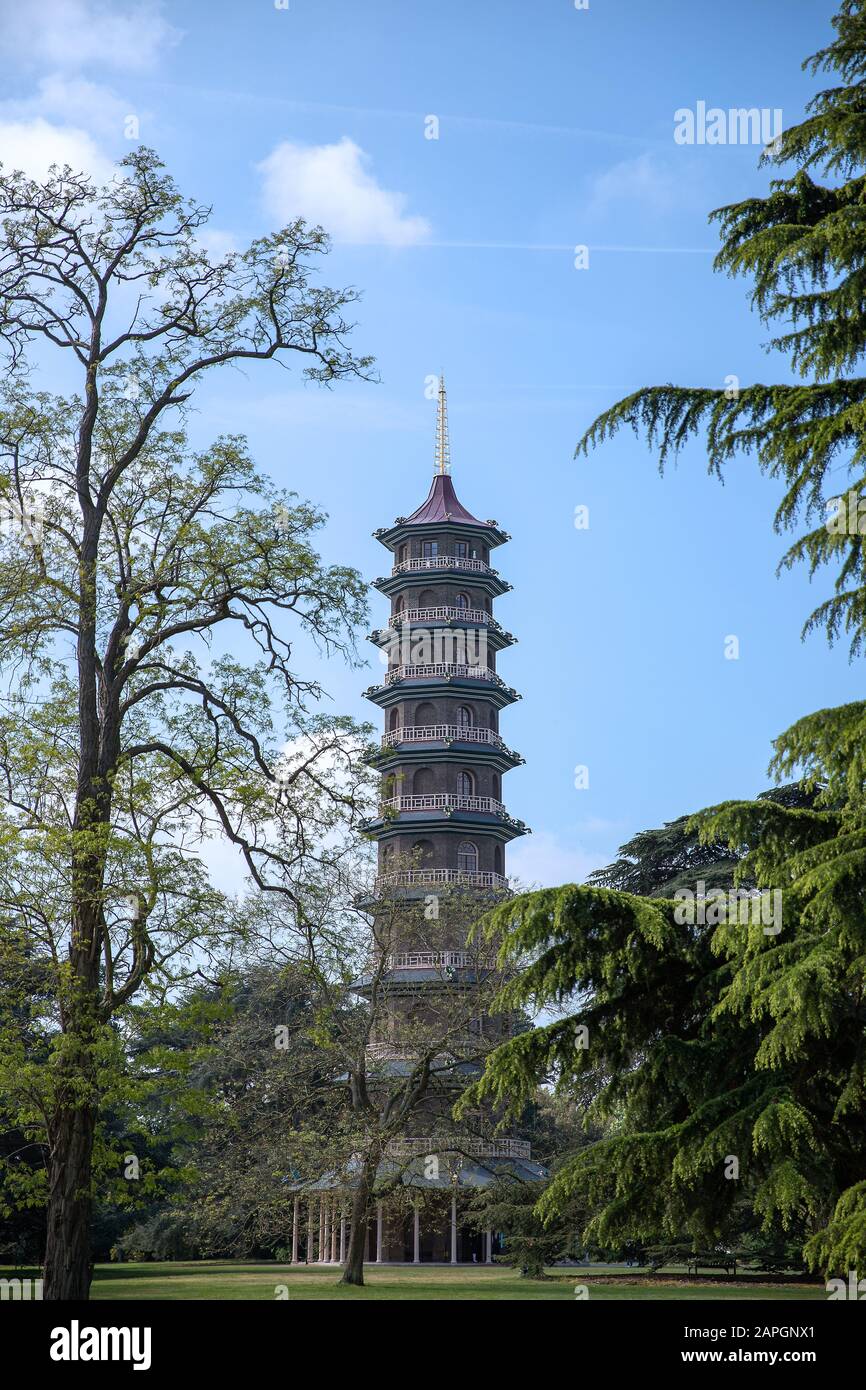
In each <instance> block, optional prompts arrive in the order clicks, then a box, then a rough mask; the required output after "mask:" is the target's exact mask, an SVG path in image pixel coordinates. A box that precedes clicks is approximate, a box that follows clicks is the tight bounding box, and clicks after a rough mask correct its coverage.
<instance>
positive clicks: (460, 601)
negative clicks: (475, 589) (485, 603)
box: [454, 594, 472, 608]
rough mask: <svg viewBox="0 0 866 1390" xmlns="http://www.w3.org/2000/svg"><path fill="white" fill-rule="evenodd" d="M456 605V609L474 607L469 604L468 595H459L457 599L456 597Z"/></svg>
mask: <svg viewBox="0 0 866 1390" xmlns="http://www.w3.org/2000/svg"><path fill="white" fill-rule="evenodd" d="M454 605H455V607H456V608H471V607H472V605H471V603H470V602H469V595H468V594H458V595H457V597H456V599H455V600H454Z"/></svg>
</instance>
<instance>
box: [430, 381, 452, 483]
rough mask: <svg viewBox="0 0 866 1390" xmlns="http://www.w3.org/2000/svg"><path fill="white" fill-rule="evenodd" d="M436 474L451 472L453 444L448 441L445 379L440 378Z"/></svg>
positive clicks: (434, 467)
mask: <svg viewBox="0 0 866 1390" xmlns="http://www.w3.org/2000/svg"><path fill="white" fill-rule="evenodd" d="M433 471H434V473H450V472H451V444H450V442H449V439H448V404H447V402H446V400H445V377H444V376H442V375H441V374H440V377H439V403H438V405H437V407H436V458H435V461H434V465H433Z"/></svg>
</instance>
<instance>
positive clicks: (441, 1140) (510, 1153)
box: [388, 1134, 532, 1158]
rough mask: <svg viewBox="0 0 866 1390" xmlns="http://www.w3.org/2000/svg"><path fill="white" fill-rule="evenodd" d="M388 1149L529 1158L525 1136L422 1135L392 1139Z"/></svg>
mask: <svg viewBox="0 0 866 1390" xmlns="http://www.w3.org/2000/svg"><path fill="white" fill-rule="evenodd" d="M388 1152H389V1153H392V1154H394V1156H395V1157H399V1158H407V1157H411V1155H412V1154H418V1155H422V1154H423V1155H426V1154H441V1153H465V1154H471V1155H472V1156H473V1157H477V1158H530V1157H531V1156H532V1145H531V1144H530V1143H529V1142H528V1141H527V1140H526V1139H492V1140H491V1139H469V1138H465V1137H464V1136H463V1135H461V1134H425V1135H420V1136H419V1137H418V1138H415V1137H414V1136H413V1137H408V1136H407V1137H406V1138H404V1139H392V1140H391V1142H390V1144H389V1145H388Z"/></svg>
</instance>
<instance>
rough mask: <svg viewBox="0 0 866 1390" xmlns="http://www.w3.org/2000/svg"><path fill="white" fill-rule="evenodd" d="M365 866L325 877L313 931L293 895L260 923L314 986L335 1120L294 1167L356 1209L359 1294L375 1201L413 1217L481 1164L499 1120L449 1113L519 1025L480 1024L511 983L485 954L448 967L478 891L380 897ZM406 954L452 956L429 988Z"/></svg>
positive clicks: (269, 908)
mask: <svg viewBox="0 0 866 1390" xmlns="http://www.w3.org/2000/svg"><path fill="white" fill-rule="evenodd" d="M404 865H407V866H415V867H417V857H415V858H413V856H412V855H407V856H403V855H399V856H398V855H394V856H393V857H392V859H391V861H390V868H389V872H393V873H396V874H397V875H399V873H400V872H401V871H402V866H404ZM366 869H367V864H366V860H365V859H364V857H363V854H361V855H359V857H358V862H357V864H356V865H355V866H354V868H352V869H351V870H350V867H349V866H348V864H346V865H344V866H343V872H342V874H334V873H326V874H322V875H321V876H320V880H319V887H318V899H317V902H316V906H315V912H314V911H313V906H312V904H311V902H309V901H308V902H307V903H306V904H305V910H304V919H303V933H301V932H300V931H299V923H298V921H297V919H296V911H297V909H296V905H295V904H294V903H292V902H291V901H290V900H288V899H284V900H282V901H276V900H271V901H267V900H264V899H262V900H260V901H259V903H258V908H257V911H258V924H257V925H254V926H253V927H251V933H252V935H253V936H254V938H255V940H256V942H257V943H258V949H259V950H262V951H265V952H266V953H267V955H268V958H269V959H271V960H274V961H279V960H284V961H288V960H289V959H291V960H293V961H295V962H296V963H297V966H298V968H299V969H300V970H301V971H302V973H303V975H304V978H305V979H306V980H307V981H308V987H309V989H310V992H311V999H312V1012H313V1019H314V1023H313V1027H312V1028H311V1029H310V1027H309V1022H306V1023H304V1024H303V1025H302V1027H303V1029H304V1030H305V1032H306V1033H307V1036H308V1037H309V1038H310V1039H311V1040H312V1041H313V1042H314V1043H315V1046H316V1049H317V1058H318V1064H319V1066H320V1068H321V1073H322V1082H321V1086H322V1088H323V1091H324V1094H322V1093H321V1092H320V1093H319V1102H318V1103H319V1104H320V1105H322V1106H324V1107H326V1109H327V1123H326V1124H325V1123H321V1124H319V1125H316V1124H315V1123H311V1124H309V1125H307V1126H305V1127H303V1128H299V1129H298V1130H297V1132H295V1133H290V1135H289V1148H290V1150H292V1149H293V1151H291V1152H289V1153H288V1154H287V1155H286V1169H287V1171H291V1172H292V1173H294V1174H295V1175H296V1182H295V1185H294V1191H295V1192H296V1193H298V1194H300V1195H301V1196H304V1195H305V1194H306V1193H307V1192H310V1193H313V1194H314V1195H315V1197H316V1198H318V1197H320V1196H321V1194H322V1193H323V1192H325V1193H326V1194H327V1193H332V1194H335V1195H339V1197H340V1199H341V1200H342V1201H345V1202H346V1205H347V1207H348V1208H349V1210H350V1216H351V1228H350V1235H349V1241H348V1246H347V1249H346V1259H345V1265H344V1269H343V1273H342V1276H341V1282H342V1283H346V1284H355V1285H362V1284H363V1282H364V1269H363V1267H364V1260H365V1255H366V1248H367V1233H368V1228H369V1223H370V1221H371V1219H372V1218H373V1216H374V1214H375V1211H376V1207H377V1204H378V1203H379V1202H380V1201H384V1200H385V1199H388V1200H389V1202H390V1204H391V1206H392V1207H393V1208H394V1209H396V1208H398V1207H400V1206H401V1204H402V1205H404V1206H405V1207H406V1209H407V1211H408V1210H409V1208H410V1207H411V1205H412V1203H413V1202H414V1200H416V1198H420V1197H424V1196H425V1192H424V1191H423V1189H429V1191H428V1192H427V1193H426V1195H429V1196H430V1197H431V1200H435V1197H436V1195H437V1193H439V1194H441V1191H442V1190H447V1188H448V1186H449V1183H450V1180H451V1176H452V1174H451V1172H450V1169H452V1168H453V1169H455V1170H456V1165H457V1164H458V1162H459V1160H460V1158H461V1156H467V1157H471V1150H470V1149H469V1148H468V1147H467V1146H466V1145H465V1143H464V1140H465V1138H467V1137H468V1138H470V1139H474V1138H481V1139H484V1138H487V1137H490V1135H491V1134H492V1131H493V1127H494V1120H493V1117H492V1116H491V1115H490V1114H489V1113H487V1112H485V1111H483V1110H482V1111H479V1112H477V1113H473V1114H472V1115H471V1116H469V1117H468V1123H464V1124H463V1125H462V1126H461V1128H460V1129H459V1130H458V1129H457V1128H456V1127H455V1126H454V1124H453V1121H452V1118H451V1111H452V1107H453V1104H454V1102H455V1100H456V1099H457V1097H458V1096H459V1094H460V1092H461V1091H462V1090H463V1088H464V1087H465V1085H466V1082H467V1080H468V1079H470V1078H471V1077H472V1076H474V1075H477V1073H478V1071H479V1070H480V1067H481V1064H482V1061H483V1058H484V1056H486V1054H487V1053H488V1052H489V1051H490V1049H491V1047H493V1046H494V1045H495V1042H496V1041H497V1040H498V1037H500V1036H504V1035H505V1034H506V1033H507V1031H508V1029H509V1028H510V1024H511V1018H510V1016H509V1015H507V1014H506V1015H504V1016H503V1015H500V1016H498V1017H497V1018H495V1019H492V1020H486V1019H485V1020H484V1027H483V1028H482V1026H481V1025H482V1017H483V1015H485V1014H486V1011H487V1006H488V1004H489V1002H490V1000H491V999H492V997H493V994H494V992H495V989H496V987H497V985H498V983H499V977H498V975H497V973H496V972H495V971H494V969H493V968H492V961H491V952H490V950H489V949H488V948H487V947H482V948H479V949H478V950H477V951H475V950H469V951H467V952H466V956H465V961H464V964H462V965H460V966H459V967H452V966H451V965H449V964H448V963H447V962H446V960H445V959H444V956H445V954H446V951H447V949H450V948H451V947H453V948H454V949H456V945H457V942H458V941H462V942H464V944H465V937H466V933H467V932H468V930H469V927H470V925H471V923H472V921H473V920H474V919H475V917H477V915H478V912H479V906H478V898H477V895H476V894H475V893H473V892H472V891H471V890H461V889H459V888H453V889H446V890H439V891H438V893H437V894H436V895H432V894H426V895H425V896H424V897H422V898H417V897H414V898H413V897H411V896H407V895H405V894H403V893H401V892H400V891H399V890H396V891H391V892H388V891H380V892H378V893H377V892H375V891H372V892H371V890H370V886H369V883H368V882H367V881H366V880H367V874H366ZM302 935H303V938H304V940H305V941H306V952H305V954H304V955H303V957H301V956H299V954H298V942H299V941H300V940H301V936H302ZM443 943H444V944H445V947H446V949H445V950H443ZM408 949H411V951H412V952H413V953H418V952H421V953H424V952H428V951H429V952H430V953H431V955H433V956H439V957H443V959H442V962H441V964H440V965H438V966H436V967H435V973H432V975H431V973H430V972H428V971H422V972H421V976H422V981H423V984H422V981H419V980H418V979H416V980H415V981H414V982H413V980H412V973H413V972H412V968H411V966H407V965H405V964H404V963H401V962H400V961H399V960H398V959H397V957H399V956H400V955H401V953H402V952H406V951H407V950H408ZM416 974H417V972H416ZM419 985H421V987H420V988H419ZM311 1099H312V1098H311ZM413 1135H418V1136H420V1138H421V1140H422V1141H423V1142H422V1143H420V1144H419V1143H418V1142H416V1141H415V1140H414V1138H413ZM430 1139H435V1140H436V1145H435V1148H433V1149H432V1151H431V1147H430V1144H429V1141H430ZM440 1158H441V1163H440ZM425 1160H428V1162H427V1163H426V1164H425ZM440 1167H441V1172H440Z"/></svg>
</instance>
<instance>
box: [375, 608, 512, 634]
mask: <svg viewBox="0 0 866 1390" xmlns="http://www.w3.org/2000/svg"><path fill="white" fill-rule="evenodd" d="M404 623H483V624H484V625H485V627H492V628H495V629H496V631H497V632H501V631H502V628H501V626H500V624H499V623H498V622H497V621H496V619H495V618H494V617H493V615H492V614H491V613H488V612H487V611H486V610H485V609H484V608H449V607H446V606H442V607H439V608H404V609H403V610H402V611H401V612H399V613H392V614H391V617H390V618H389V620H388V626H389V627H402V626H403V624H404Z"/></svg>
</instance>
